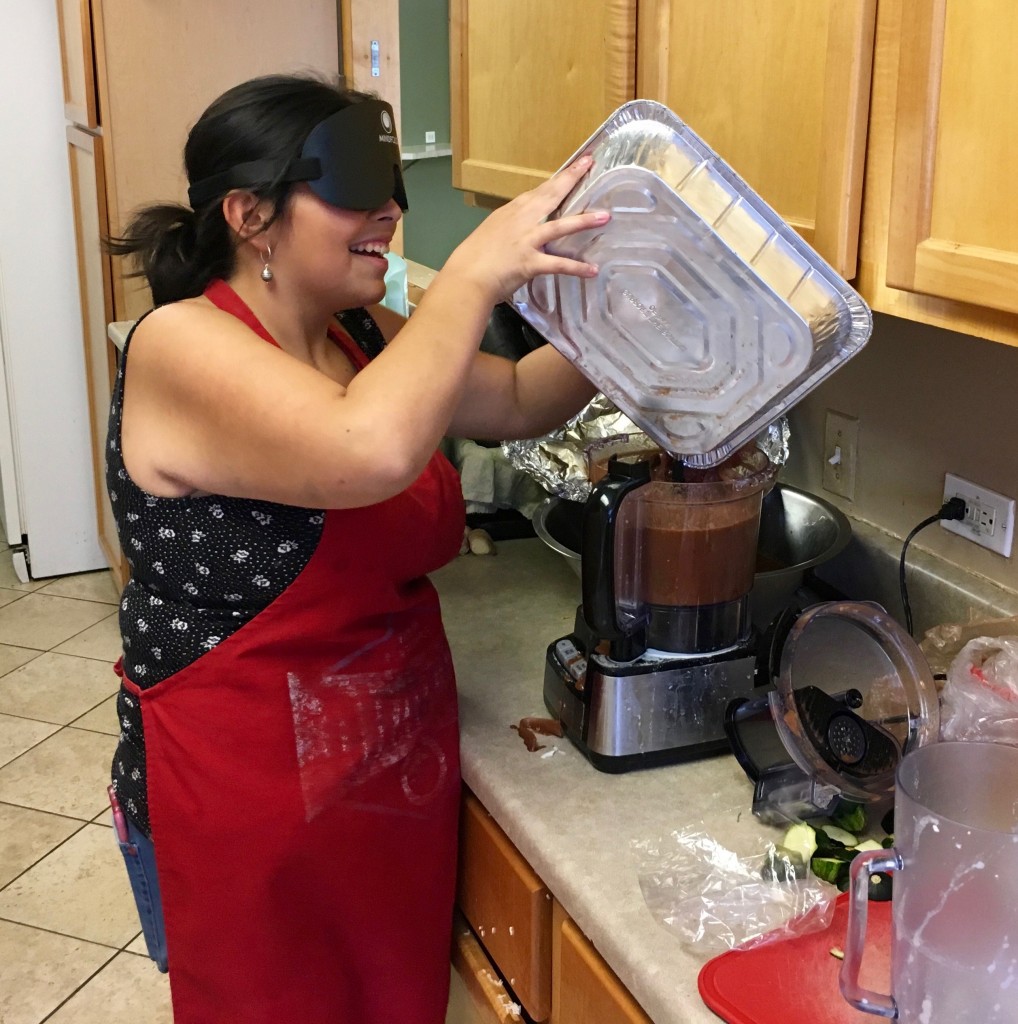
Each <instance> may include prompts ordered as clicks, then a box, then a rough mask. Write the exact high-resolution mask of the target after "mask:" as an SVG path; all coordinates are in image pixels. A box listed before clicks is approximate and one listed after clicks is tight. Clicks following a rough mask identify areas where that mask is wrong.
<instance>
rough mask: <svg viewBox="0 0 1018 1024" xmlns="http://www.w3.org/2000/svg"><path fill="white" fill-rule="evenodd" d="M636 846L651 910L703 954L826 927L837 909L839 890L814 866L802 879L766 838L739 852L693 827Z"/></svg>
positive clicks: (640, 878) (682, 939) (640, 842)
mask: <svg viewBox="0 0 1018 1024" xmlns="http://www.w3.org/2000/svg"><path fill="white" fill-rule="evenodd" d="M734 820H735V816H734V814H733V821H734ZM633 849H634V852H635V853H636V855H637V857H638V859H639V862H640V866H639V880H640V888H641V890H642V891H643V898H644V901H645V902H646V904H647V907H648V909H649V910H650V912H651V913H652V914H653V915H654V917H655V919H656V920H657V921H659V922H660V923H661V924H663V925H664V926H665V927H666V928H668V929H669V930H670V931H672V932H673V933H675V934H676V935H677V936H678V937H679V939H680V941H681V942H682V944H683V945H684V946H686V947H687V948H689V949H691V950H693V951H695V952H698V953H707V954H711V955H713V954H716V953H721V952H724V951H725V950H727V949H733V948H735V947H736V946H741V947H743V948H748V947H751V946H757V945H763V944H764V943H767V942H775V941H779V940H782V939H788V938H792V937H794V936H796V935H805V934H808V933H809V932H814V931H822V930H823V929H825V928H827V927H828V926H829V925H830V923H831V920H832V917H833V915H834V900H835V899H836V898H837V896H838V892H837V889H835V888H834V886H832V885H828V884H827V883H826V882H822V881H821V880H820V879H818V878H817V877H816V876H814V875H813V874H811V873H809V871H808V868H807V869H806V871H807V873H806V875H805V877H802V878H796V877H795V874H794V871H793V870H792V865H791V863H790V862H789V861H788V859H787V857H786V856H784V855H783V854H782V852H781V850H780V849H779V848H778V847H777V846H776V845H775V844H774V843H773V842H769V841H768V840H766V839H765V838H762V837H759V838H756V839H754V840H747V841H746V842H745V843H744V844H743V848H742V850H741V851H740V852H738V853H737V852H735V851H734V850H731V849H728V848H727V847H726V846H724V845H722V844H721V843H720V842H719V841H718V840H717V839H715V838H714V837H712V836H710V835H708V834H707V832H705V831H702V830H698V829H697V828H688V829H679V830H676V831H674V832H671V833H670V834H669V835H667V836H665V837H663V838H661V839H658V840H635V841H634V842H633ZM800 869H801V865H800Z"/></svg>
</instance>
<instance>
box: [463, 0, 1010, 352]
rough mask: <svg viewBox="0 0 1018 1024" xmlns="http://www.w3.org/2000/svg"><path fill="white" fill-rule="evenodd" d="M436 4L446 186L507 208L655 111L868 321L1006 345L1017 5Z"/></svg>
mask: <svg viewBox="0 0 1018 1024" xmlns="http://www.w3.org/2000/svg"><path fill="white" fill-rule="evenodd" d="M450 2H451V4H452V7H451V15H452V39H453V49H452V74H453V76H454V81H456V82H457V83H458V85H457V88H456V91H455V95H454V100H453V165H454V174H455V175H456V177H455V178H454V182H455V184H456V185H457V186H458V187H459V188H462V189H464V190H466V191H468V192H481V193H488V194H490V195H494V196H498V197H502V198H509V197H512V196H514V195H517V194H519V193H520V192H521V191H523V190H524V189H526V188H529V187H532V186H533V185H534V184H536V183H537V182H538V181H539V180H541V179H542V178H544V177H546V176H547V175H548V174H549V173H550V172H551V171H553V170H554V169H555V168H556V167H558V166H559V165H560V164H561V163H562V162H563V160H565V159H566V158H567V157H568V156H569V155H570V154H571V153H572V152H573V151H574V150H575V149H576V148H577V147H578V146H579V145H580V144H582V142H583V140H584V139H585V138H587V137H588V136H589V135H590V134H591V133H592V132H593V131H594V130H595V129H596V128H597V127H598V125H600V124H601V123H602V122H603V121H604V120H605V118H606V117H607V115H608V114H609V113H611V111H612V110H614V109H615V108H616V107H617V106H619V105H620V104H621V103H623V102H625V101H626V100H628V99H635V98H637V97H640V98H647V99H656V100H659V101H661V102H662V103H664V104H666V105H667V106H668V107H670V108H671V109H672V110H673V111H675V113H676V114H677V115H678V116H679V117H680V118H682V120H684V121H686V122H687V123H688V124H689V125H690V126H691V127H692V128H693V130H694V131H695V132H696V133H697V134H698V135H700V136H701V137H702V138H703V139H704V140H705V141H706V142H707V144H708V145H709V146H711V147H712V148H713V149H714V150H716V151H717V152H718V153H720V155H721V156H722V157H723V158H724V159H725V160H726V161H727V162H728V163H729V164H730V165H731V166H732V167H733V168H734V170H735V171H736V172H737V173H738V174H739V175H741V176H742V177H743V178H744V179H745V180H746V181H747V182H748V183H749V185H750V186H751V187H752V188H753V189H754V190H755V191H757V192H758V193H759V194H760V195H761V196H763V198H764V199H765V200H766V201H767V202H768V203H770V205H771V206H773V207H774V209H775V210H776V211H777V212H778V213H779V214H780V215H781V216H782V217H783V218H784V219H785V220H786V221H788V222H789V223H790V224H792V225H793V226H794V227H795V228H796V229H797V230H798V231H799V232H800V233H801V234H802V235H803V237H805V238H806V239H807V241H809V242H810V243H811V244H812V245H813V246H814V248H816V249H817V251H818V252H820V253H821V254H822V255H823V256H824V257H825V258H826V259H827V260H828V262H830V263H831V265H832V266H834V267H835V268H836V269H837V270H838V271H839V272H840V273H841V274H842V275H843V276H844V277H845V278H846V279H848V280H850V281H853V282H854V284H855V287H856V288H857V289H858V290H859V292H860V293H861V294H862V295H863V297H864V298H865V299H866V300H867V302H869V304H870V305H871V306H872V307H873V309H874V310H876V311H878V312H883V313H891V314H893V315H895V316H900V317H906V318H908V319H911V320H916V321H920V322H923V323H928V324H934V325H936V326H938V327H945V328H949V329H951V330H955V331H960V332H964V333H967V334H972V335H977V336H979V337H983V338H988V339H991V340H994V341H1002V342H1005V343H1008V344H1012V345H1018V189H1015V188H1014V187H1013V184H1012V182H1011V177H1012V176H1011V175H1010V173H1009V169H1010V168H1012V167H1014V166H1016V165H1018V120H1016V118H1015V114H1014V111H1015V110H1016V109H1018V62H1016V61H1014V60H1013V59H1012V55H1013V51H1014V49H1015V41H1016V40H1018V4H1016V3H1015V2H1014V0H978V2H974V0H879V3H878V2H877V0H753V2H752V3H750V2H748V0H711V2H710V3H705V2H703V0H634V2H635V7H636V10H633V9H632V6H631V5H630V6H627V5H626V4H623V3H620V2H613V0H587V2H586V3H583V4H581V3H579V2H576V0H571V2H570V3H565V2H563V3H556V4H549V3H546V2H542V0H514V2H513V3H511V4H510V3H507V2H505V0H450ZM634 18H635V24H636V26H637V27H636V33H635V42H634V36H633V31H632V29H633V19H634ZM627 53H628V54H630V56H629V57H628V58H627V57H626V54H627ZM627 59H628V60H629V61H630V63H627ZM630 67H633V68H635V74H634V77H633V81H632V89H631V90H627V78H626V74H625V71H626V70H627V69H628V68H630Z"/></svg>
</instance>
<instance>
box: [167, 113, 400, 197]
mask: <svg viewBox="0 0 1018 1024" xmlns="http://www.w3.org/2000/svg"><path fill="white" fill-rule="evenodd" d="M283 181H306V182H307V183H308V186H309V187H310V189H311V191H312V192H314V194H315V195H316V196H318V197H319V198H320V199H324V200H325V201H326V202H327V203H331V204H332V205H333V206H338V207H341V208H343V209H346V210H377V209H378V208H379V207H380V206H384V205H385V204H386V203H387V202H388V201H389V200H390V199H395V200H396V202H397V203H399V206H400V209H402V210H406V209H407V200H406V190H405V188H404V186H403V170H402V159H401V158H400V154H399V143H398V141H397V140H396V123H395V119H394V118H393V114H392V107H390V106H389V104H388V103H385V102H384V101H382V100H363V101H361V102H360V103H353V104H351V105H350V106H348V107H344V108H343V109H342V110H338V111H336V113H335V114H331V115H330V116H329V117H327V118H326V119H325V120H324V121H319V122H318V124H317V125H315V127H314V128H312V129H311V134H310V135H309V136H308V137H307V139H306V140H305V142H304V146H303V147H302V149H301V151H300V156H299V157H297V158H296V159H294V160H291V161H290V162H289V163H288V164H281V163H279V162H277V161H274V160H253V161H250V162H249V163H244V164H237V165H236V166H235V167H231V168H229V170H226V171H222V172H221V173H220V174H214V175H212V177H210V178H205V179H204V180H203V181H198V182H195V184H193V185H192V186H191V187H190V188H189V189H188V190H187V198H188V200H189V202H190V203H191V207H192V209H196V208H197V207H198V206H200V205H201V204H202V203H205V202H207V201H208V200H209V199H214V198H216V197H217V196H222V195H225V194H226V193H227V192H228V191H229V190H230V189H234V188H251V189H253V188H257V187H264V186H266V185H271V184H273V183H275V182H283Z"/></svg>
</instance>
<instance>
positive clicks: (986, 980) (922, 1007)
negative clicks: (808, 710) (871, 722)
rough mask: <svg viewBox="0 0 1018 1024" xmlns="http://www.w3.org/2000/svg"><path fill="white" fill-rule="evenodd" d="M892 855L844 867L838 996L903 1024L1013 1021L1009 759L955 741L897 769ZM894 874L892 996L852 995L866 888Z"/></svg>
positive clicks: (1015, 885) (1017, 840)
mask: <svg viewBox="0 0 1018 1024" xmlns="http://www.w3.org/2000/svg"><path fill="white" fill-rule="evenodd" d="M894 838H895V845H894V848H893V849H890V850H874V851H871V852H867V853H861V854H859V856H858V857H856V859H855V860H854V861H853V863H852V896H851V913H850V915H849V923H848V937H847V941H846V944H845V961H844V963H843V965H842V969H841V991H842V993H843V995H844V996H845V998H846V999H847V1000H848V1001H849V1002H850V1003H851V1004H852V1005H853V1006H856V1007H858V1009H860V1010H865V1011H867V1012H869V1013H875V1014H879V1015H880V1016H883V1017H893V1018H896V1019H897V1020H900V1021H902V1022H904V1024H1014V1022H1016V1021H1018V747H1011V746H1006V745H1004V744H997V743H977V742H972V741H960V742H952V743H935V744H933V745H931V746H928V747H920V748H918V749H917V750H913V751H911V752H910V753H909V754H907V755H906V756H905V757H904V758H903V759H902V762H901V764H900V765H899V766H898V775H897V784H896V787H895V810H894ZM879 871H894V872H895V875H894V883H893V884H894V888H893V898H892V905H891V911H892V915H891V916H892V922H893V929H892V936H893V937H892V949H891V987H892V989H893V994H888V995H883V994H880V993H877V992H871V991H869V990H868V989H864V988H862V987H860V985H859V966H860V962H861V960H862V953H863V945H864V943H865V933H866V908H867V890H868V883H869V876H870V874H872V873H874V872H879Z"/></svg>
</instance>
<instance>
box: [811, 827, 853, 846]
mask: <svg viewBox="0 0 1018 1024" xmlns="http://www.w3.org/2000/svg"><path fill="white" fill-rule="evenodd" d="M819 831H820V832H823V833H824V835H826V836H827V838H828V839H833V840H834V841H835V842H836V843H841V845H842V846H848V847H852V846H855V845H856V844H857V843H858V842H859V840H858V839H857V838H856V837H855V836H854V835H852V833H851V832H846V831H845V829H843V828H838V826H837V825H821V826H820V829H819Z"/></svg>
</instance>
